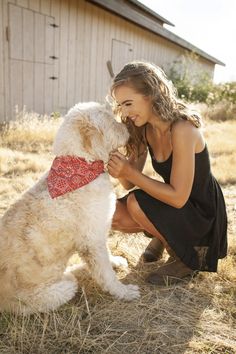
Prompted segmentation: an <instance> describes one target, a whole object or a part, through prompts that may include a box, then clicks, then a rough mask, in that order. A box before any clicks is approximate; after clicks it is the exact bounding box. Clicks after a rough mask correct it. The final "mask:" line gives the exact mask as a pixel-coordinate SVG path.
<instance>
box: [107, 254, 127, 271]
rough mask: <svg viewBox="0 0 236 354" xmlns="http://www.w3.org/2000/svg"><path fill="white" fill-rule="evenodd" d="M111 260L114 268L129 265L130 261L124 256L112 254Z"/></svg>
mask: <svg viewBox="0 0 236 354" xmlns="http://www.w3.org/2000/svg"><path fill="white" fill-rule="evenodd" d="M110 261H111V264H112V266H113V267H114V268H119V267H128V262H127V260H126V259H125V258H124V257H121V256H113V255H110Z"/></svg>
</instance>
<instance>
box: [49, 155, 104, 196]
mask: <svg viewBox="0 0 236 354" xmlns="http://www.w3.org/2000/svg"><path fill="white" fill-rule="evenodd" d="M103 172H104V163H103V161H101V160H98V161H94V162H87V161H86V160H85V159H83V158H80V157H75V156H59V157H56V158H55V159H54V160H53V163H52V166H51V169H50V171H49V174H48V177H47V184H48V191H49V193H50V195H51V197H52V198H56V197H59V196H60V195H63V194H65V193H68V192H72V191H74V190H76V189H78V188H80V187H83V186H84V185H86V184H88V183H89V182H91V181H93V180H94V179H95V178H97V177H98V176H99V175H100V174H101V173H103Z"/></svg>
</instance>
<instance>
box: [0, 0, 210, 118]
mask: <svg viewBox="0 0 236 354" xmlns="http://www.w3.org/2000/svg"><path fill="white" fill-rule="evenodd" d="M52 25H54V26H52ZM0 29H1V31H0V121H3V120H9V119H12V117H13V116H14V114H13V112H14V109H15V106H16V105H18V108H19V109H22V108H23V106H26V109H27V110H33V111H36V112H38V113H48V114H50V113H51V112H52V111H59V112H61V113H64V112H66V111H67V109H68V108H69V107H71V106H72V105H74V104H75V103H76V102H79V101H89V100H97V101H101V100H103V99H104V97H105V95H106V94H107V92H108V90H109V86H110V83H111V76H110V72H109V70H108V68H107V62H108V61H111V64H112V69H113V71H114V73H115V74H116V73H117V72H118V71H119V70H120V68H121V67H122V66H123V65H124V64H125V63H126V62H127V61H130V60H133V59H144V60H148V61H151V62H154V63H156V64H158V65H160V66H161V67H163V68H164V69H167V68H168V67H169V66H170V64H171V63H172V62H173V61H175V60H178V59H180V58H181V56H182V55H184V54H185V50H184V49H183V48H181V47H180V46H178V45H176V44H174V43H171V42H170V41H168V40H166V39H163V38H161V37H159V36H157V35H155V34H152V33H151V32H149V31H147V30H144V29H142V28H140V27H138V26H137V25H134V24H132V23H130V22H128V21H126V20H124V19H122V18H120V17H118V16H115V15H113V14H111V13H109V12H108V11H105V10H103V9H101V8H98V7H96V6H95V5H92V4H91V3H88V2H86V1H85V0H2V1H0ZM51 57H54V59H53V58H51ZM191 65H194V70H199V71H203V70H204V71H207V72H208V73H209V74H210V75H213V71H214V64H213V63H211V62H209V61H207V60H205V59H203V58H202V59H200V60H198V62H197V63H195V64H191Z"/></svg>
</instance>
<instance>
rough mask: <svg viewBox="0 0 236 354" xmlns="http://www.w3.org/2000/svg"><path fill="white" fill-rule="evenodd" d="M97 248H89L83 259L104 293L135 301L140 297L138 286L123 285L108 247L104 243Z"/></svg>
mask: <svg viewBox="0 0 236 354" xmlns="http://www.w3.org/2000/svg"><path fill="white" fill-rule="evenodd" d="M101 242H102V241H101V240H100V243H99V244H97V245H96V246H91V245H89V247H88V248H87V251H86V252H85V253H84V254H83V255H82V258H83V259H84V260H85V262H86V263H87V265H88V267H89V270H90V272H91V274H92V276H93V278H94V279H95V280H96V282H97V283H98V284H99V285H100V286H101V288H102V289H103V290H104V291H108V292H109V293H110V294H111V295H114V296H115V297H116V298H118V299H125V300H133V299H136V298H138V297H139V290H138V286H137V285H132V284H129V285H125V284H122V283H121V282H120V281H119V280H118V279H117V277H116V273H115V272H114V270H113V268H112V265H111V262H110V259H109V253H108V250H107V247H106V243H105V242H102V243H101Z"/></svg>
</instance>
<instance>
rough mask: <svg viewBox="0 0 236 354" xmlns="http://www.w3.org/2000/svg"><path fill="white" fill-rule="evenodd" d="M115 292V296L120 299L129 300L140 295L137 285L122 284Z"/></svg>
mask: <svg viewBox="0 0 236 354" xmlns="http://www.w3.org/2000/svg"><path fill="white" fill-rule="evenodd" d="M119 290H120V291H119V292H117V293H116V294H115V297H116V298H117V299H120V300H127V301H131V300H134V299H138V298H139V297H140V292H139V287H138V286H137V285H133V284H129V285H124V284H123V286H122V287H121V288H120V289H119Z"/></svg>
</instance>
